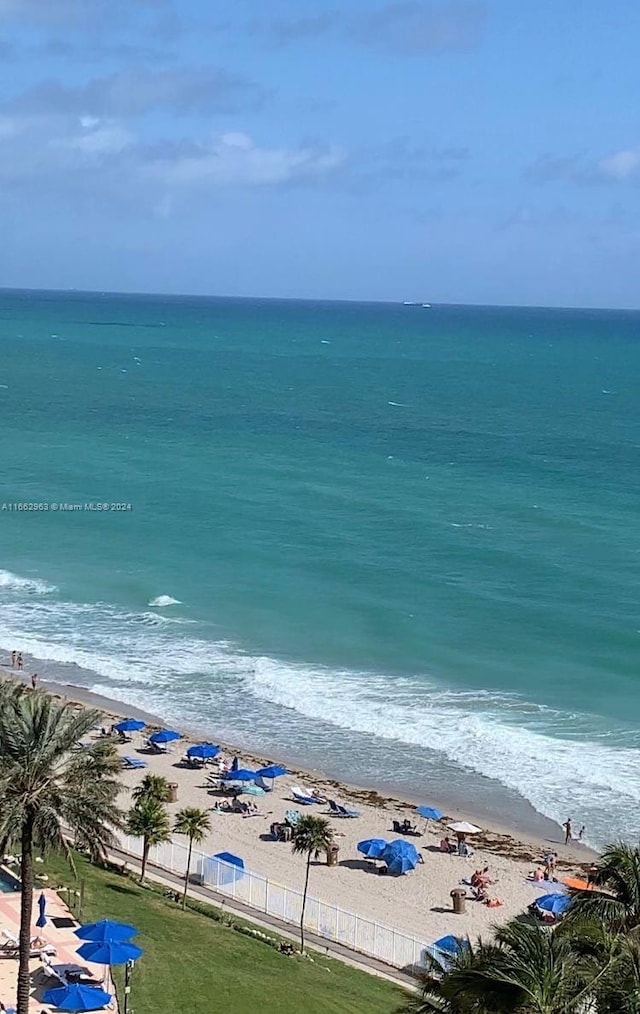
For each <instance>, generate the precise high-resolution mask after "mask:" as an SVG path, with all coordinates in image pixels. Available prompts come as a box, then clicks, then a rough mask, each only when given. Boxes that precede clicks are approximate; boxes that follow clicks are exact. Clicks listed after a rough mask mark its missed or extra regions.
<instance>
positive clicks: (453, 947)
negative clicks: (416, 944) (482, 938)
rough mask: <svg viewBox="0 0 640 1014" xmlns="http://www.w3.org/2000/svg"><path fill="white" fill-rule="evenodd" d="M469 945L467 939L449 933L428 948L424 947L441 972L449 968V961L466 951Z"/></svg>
mask: <svg viewBox="0 0 640 1014" xmlns="http://www.w3.org/2000/svg"><path fill="white" fill-rule="evenodd" d="M470 946H471V945H470V943H469V941H468V940H467V939H465V938H461V937H456V936H454V935H453V934H452V933H450V934H449V935H448V936H446V937H440V939H439V940H435V941H434V943H432V944H431V945H430V946H429V947H425V950H426V952H427V954H430V955H431V957H432V958H435V960H436V961H437V962H438V964H439V965H440V967H441V968H442V969H443V971H445V972H446V971H448V970H449V969H450V968H451V959H452V958H455V957H456V956H457V955H458V954H460V952H461V951H468V950H469V948H470Z"/></svg>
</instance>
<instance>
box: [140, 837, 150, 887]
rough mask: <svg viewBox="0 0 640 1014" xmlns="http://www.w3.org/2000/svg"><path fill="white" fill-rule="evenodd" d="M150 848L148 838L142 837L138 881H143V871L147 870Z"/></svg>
mask: <svg viewBox="0 0 640 1014" xmlns="http://www.w3.org/2000/svg"><path fill="white" fill-rule="evenodd" d="M150 848H151V846H150V844H149V839H148V838H143V839H142V869H141V870H140V883H141V884H142V883H144V877H145V873H146V872H147V859H148V858H149V849H150Z"/></svg>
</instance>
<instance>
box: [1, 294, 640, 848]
mask: <svg viewBox="0 0 640 1014" xmlns="http://www.w3.org/2000/svg"><path fill="white" fill-rule="evenodd" d="M0 350H1V359H0V413H1V415H0V461H1V462H2V480H1V482H2V490H1V494H0V501H1V503H0V507H1V508H2V509H1V510H0V567H2V571H1V572H0V645H2V646H3V647H4V648H5V649H7V650H11V649H13V648H15V649H20V650H22V651H23V652H24V653H27V654H29V655H33V656H34V657H35V658H36V659H37V660H38V661H37V666H38V671H39V673H40V675H41V678H43V679H44V680H45V681H46V680H56V681H62V682H69V683H75V684H78V685H82V686H84V687H86V688H89V689H91V690H93V691H95V692H97V693H101V694H104V695H106V696H108V697H112V698H115V699H117V700H121V701H125V702H127V703H129V704H131V705H132V706H137V707H141V708H144V709H146V710H147V711H152V712H153V713H155V714H158V715H160V716H162V717H163V718H164V719H165V720H166V721H167V722H168V723H170V724H173V725H183V726H186V727H190V728H195V729H198V730H201V731H202V732H203V733H207V734H208V735H209V736H210V737H212V738H214V739H215V738H216V737H220V738H221V739H223V740H227V741H230V742H234V743H238V744H240V745H245V746H247V747H253V748H254V749H257V750H262V751H263V752H264V753H265V754H273V755H274V756H286V757H291V758H292V759H293V758H295V759H297V760H298V761H300V762H304V763H306V764H307V765H312V766H315V767H318V768H321V769H323V770H325V771H327V772H328V773H330V774H333V775H335V776H339V777H342V778H344V779H347V780H351V781H353V782H356V783H359V784H371V785H376V786H379V787H389V788H391V787H393V788H394V789H397V790H403V791H405V792H406V793H410V794H412V796H413V797H415V798H420V799H423V800H424V801H430V800H446V801H451V802H452V803H456V804H458V805H460V806H467V807H468V808H471V810H472V812H480V813H482V812H486V813H489V814H491V815H493V816H494V817H495V816H501V817H502V819H503V820H504V821H505V822H506V821H508V820H511V822H512V823H516V824H517V823H518V822H520V823H526V822H527V820H529V821H530V820H531V818H532V815H533V814H534V810H535V811H536V812H537V813H539V814H542V815H544V816H546V817H549V818H552V819H553V820H556V821H563V820H565V819H566V817H567V816H569V815H570V816H571V817H572V819H573V822H574V825H575V826H580V825H582V824H585V825H586V828H587V840H588V841H590V842H592V843H593V844H602V843H603V842H605V841H607V840H609V839H611V838H614V837H616V836H619V835H623V836H624V837H627V838H633V837H637V836H638V835H639V834H640V805H639V804H640V709H639V708H638V700H639V694H638V692H639V689H640V666H639V664H638V663H639V648H640V616H639V612H638V610H639V600H640V540H639V535H640V526H639V524H638V509H639V504H640V468H639V465H640V458H639V448H640V408H639V402H638V394H637V382H638V375H639V373H640V313H638V312H622V311H591V310H589V311H586V310H584V311H582V310H551V309H527V308H499V307H470V306H466V307H463V306H439V305H434V306H431V307H422V306H420V305H416V306H405V305H393V304H376V303H369V304H367V303H328V302H302V301H300V302H299V301H279V300H258V299H213V298H212V299H204V298H191V297H180V298H178V297H165V296H130V295H112V294H105V293H91V294H90V293H80V292H59V293H51V292H23V291H7V290H5V291H2V292H0ZM20 504H37V505H43V504H46V505H48V509H46V510H45V509H41V508H39V509H36V510H25V509H19V508H18V507H17V506H15V505H20ZM103 504H106V505H107V506H108V508H109V509H108V510H98V509H84V505H91V506H92V507H94V508H95V507H97V506H98V505H103ZM60 505H62V506H60ZM65 505H66V507H65ZM112 505H114V506H115V507H116V508H117V509H111V508H112ZM55 508H57V509H55ZM68 508H79V509H68ZM531 807H533V808H534V810H532V809H531ZM507 815H509V817H508V816H507Z"/></svg>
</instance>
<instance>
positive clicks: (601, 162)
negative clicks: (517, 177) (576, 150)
mask: <svg viewBox="0 0 640 1014" xmlns="http://www.w3.org/2000/svg"><path fill="white" fill-rule="evenodd" d="M525 175H526V176H527V177H528V178H529V179H531V180H533V181H534V182H536V183H572V184H575V185H577V186H598V185H603V184H621V183H628V182H633V181H636V180H637V181H640V148H625V149H622V150H621V151H615V152H612V153H610V154H608V155H603V156H600V157H597V156H593V155H588V154H586V153H582V154H579V155H541V156H540V158H538V159H537V160H536V161H535V162H534V163H533V164H532V165H530V166H529V167H528V168H527V170H526V172H525Z"/></svg>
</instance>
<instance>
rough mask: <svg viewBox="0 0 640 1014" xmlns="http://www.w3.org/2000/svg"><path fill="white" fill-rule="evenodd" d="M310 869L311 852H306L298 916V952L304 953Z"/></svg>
mask: <svg viewBox="0 0 640 1014" xmlns="http://www.w3.org/2000/svg"><path fill="white" fill-rule="evenodd" d="M310 869H311V852H307V870H306V873H305V877H304V891H303V892H302V914H301V916H300V953H301V954H304V911H305V908H306V907H307V889H308V887H309V870H310Z"/></svg>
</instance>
